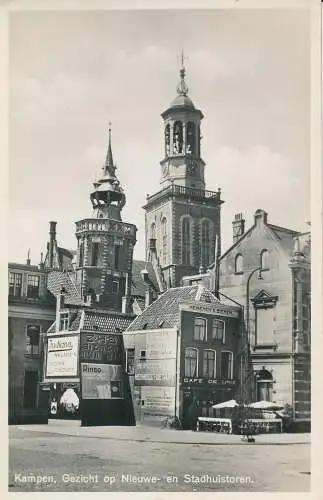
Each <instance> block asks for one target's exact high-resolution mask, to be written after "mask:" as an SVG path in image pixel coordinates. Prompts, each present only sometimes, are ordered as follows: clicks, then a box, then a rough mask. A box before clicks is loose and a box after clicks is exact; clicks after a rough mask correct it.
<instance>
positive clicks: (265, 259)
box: [260, 250, 269, 271]
mask: <svg viewBox="0 0 323 500" xmlns="http://www.w3.org/2000/svg"><path fill="white" fill-rule="evenodd" d="M260 267H261V269H262V270H263V271H266V270H268V269H269V252H268V250H262V252H261V254H260Z"/></svg>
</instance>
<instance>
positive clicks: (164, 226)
mask: <svg viewBox="0 0 323 500" xmlns="http://www.w3.org/2000/svg"><path fill="white" fill-rule="evenodd" d="M161 229H162V262H163V264H164V265H165V264H167V220H166V217H164V218H163V220H162V222H161Z"/></svg>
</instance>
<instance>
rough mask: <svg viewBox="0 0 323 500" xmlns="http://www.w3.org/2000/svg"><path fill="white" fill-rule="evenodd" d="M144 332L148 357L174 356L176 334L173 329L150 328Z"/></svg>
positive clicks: (162, 357) (163, 357)
mask: <svg viewBox="0 0 323 500" xmlns="http://www.w3.org/2000/svg"><path fill="white" fill-rule="evenodd" d="M145 334H146V356H147V358H148V359H166V358H175V357H176V344H177V334H176V331H175V330H167V329H165V330H151V331H147V332H145Z"/></svg>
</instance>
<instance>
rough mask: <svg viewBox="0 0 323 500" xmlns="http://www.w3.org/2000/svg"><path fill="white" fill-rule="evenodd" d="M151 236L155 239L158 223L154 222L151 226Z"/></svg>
mask: <svg viewBox="0 0 323 500" xmlns="http://www.w3.org/2000/svg"><path fill="white" fill-rule="evenodd" d="M150 238H151V239H153V240H155V239H156V224H155V223H154V222H153V223H152V225H151V226H150Z"/></svg>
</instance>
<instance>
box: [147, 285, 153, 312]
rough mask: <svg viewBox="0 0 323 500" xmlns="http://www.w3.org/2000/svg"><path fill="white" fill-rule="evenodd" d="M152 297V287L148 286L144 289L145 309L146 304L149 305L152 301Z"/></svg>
mask: <svg viewBox="0 0 323 500" xmlns="http://www.w3.org/2000/svg"><path fill="white" fill-rule="evenodd" d="M152 299H153V294H152V289H151V287H149V288H148V290H146V293H145V309H146V308H147V307H148V306H150V304H151V303H152V301H153V300H152Z"/></svg>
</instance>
